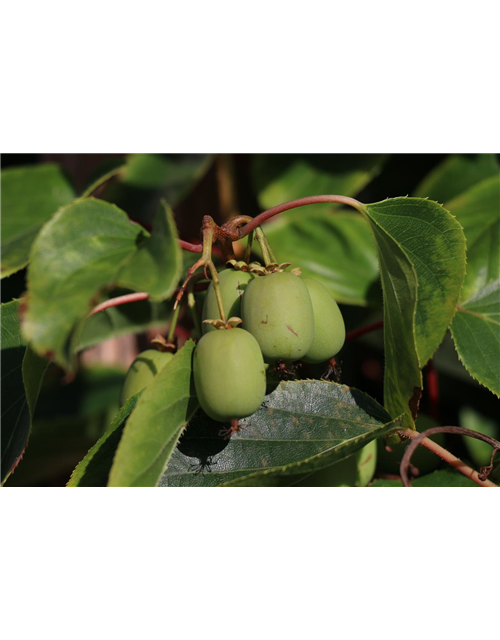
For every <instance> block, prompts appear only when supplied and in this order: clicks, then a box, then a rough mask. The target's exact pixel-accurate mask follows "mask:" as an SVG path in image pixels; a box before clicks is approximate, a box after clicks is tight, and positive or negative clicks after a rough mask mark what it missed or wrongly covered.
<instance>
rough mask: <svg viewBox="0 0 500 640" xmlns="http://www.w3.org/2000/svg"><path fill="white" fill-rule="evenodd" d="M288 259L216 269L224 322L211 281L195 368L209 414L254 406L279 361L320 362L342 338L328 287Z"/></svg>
mask: <svg viewBox="0 0 500 640" xmlns="http://www.w3.org/2000/svg"><path fill="white" fill-rule="evenodd" d="M288 266H289V265H288V264H283V265H277V264H272V265H269V266H268V267H262V266H260V265H259V264H258V263H251V264H250V265H246V264H245V263H243V262H240V263H237V262H234V261H233V266H232V267H230V268H227V269H224V270H223V271H221V272H220V273H219V281H220V282H219V291H220V296H221V300H222V306H223V311H224V315H225V317H226V318H229V320H228V321H227V322H226V323H224V322H223V321H222V320H220V319H217V318H219V307H218V303H217V297H216V292H215V288H214V285H213V283H212V284H211V285H210V287H209V288H208V291H207V295H206V298H205V302H204V306H203V314H202V318H203V332H204V335H203V336H202V338H201V340H200V341H199V342H198V345H197V347H196V350H195V353H194V363H193V372H194V382H195V388H196V393H197V396H198V400H199V403H200V405H201V407H202V409H203V410H204V411H205V413H206V414H207V415H209V416H210V417H211V418H212V419H214V420H217V421H219V422H231V421H235V420H239V419H241V418H245V417H247V416H249V415H252V414H253V413H255V411H257V409H258V408H259V407H260V405H261V404H262V401H263V400H264V396H265V394H266V388H267V387H268V382H269V378H270V377H272V373H273V371H275V370H276V366H277V363H280V364H282V365H283V364H285V363H286V364H288V363H292V362H294V361H296V360H303V361H304V362H308V363H319V362H324V361H326V360H328V359H330V358H332V357H333V356H334V355H336V354H337V353H338V352H339V350H340V349H341V348H342V346H343V344H344V340H345V326H344V321H343V318H342V315H341V313H340V310H339V308H338V306H337V303H336V302H335V300H334V299H333V297H332V296H331V294H330V292H329V291H328V290H327V289H326V288H325V287H324V286H323V285H322V284H321V283H319V282H317V281H316V280H311V279H309V278H302V277H301V276H300V275H298V273H297V271H296V270H294V271H292V272H289V271H286V268H287V267H288ZM240 322H242V325H241V326H242V328H239V327H238V326H237V325H238V324H240ZM219 363H220V366H219ZM215 369H216V371H217V373H216V374H215ZM266 373H267V374H268V376H267V379H266Z"/></svg>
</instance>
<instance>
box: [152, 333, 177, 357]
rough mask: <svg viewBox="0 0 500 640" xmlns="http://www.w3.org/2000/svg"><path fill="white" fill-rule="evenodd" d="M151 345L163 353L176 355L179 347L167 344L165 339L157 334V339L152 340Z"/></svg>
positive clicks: (170, 343)
mask: <svg viewBox="0 0 500 640" xmlns="http://www.w3.org/2000/svg"><path fill="white" fill-rule="evenodd" d="M151 344H152V345H154V346H155V347H156V349H158V351H161V352H163V353H175V351H176V349H177V347H176V346H175V344H174V343H173V342H167V341H166V340H165V338H164V337H163V336H162V335H160V334H159V333H157V334H156V335H155V337H154V338H153V339H152V340H151Z"/></svg>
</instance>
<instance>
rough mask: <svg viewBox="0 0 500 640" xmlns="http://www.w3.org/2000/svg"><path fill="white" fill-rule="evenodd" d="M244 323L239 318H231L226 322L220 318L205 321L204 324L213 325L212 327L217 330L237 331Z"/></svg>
mask: <svg viewBox="0 0 500 640" xmlns="http://www.w3.org/2000/svg"><path fill="white" fill-rule="evenodd" d="M242 323H243V320H242V319H241V318H237V317H236V316H233V317H232V318H229V320H227V321H226V322H224V320H221V319H220V318H217V319H216V320H203V324H211V325H212V327H215V328H216V329H235V328H236V327H237V326H238V325H239V324H242Z"/></svg>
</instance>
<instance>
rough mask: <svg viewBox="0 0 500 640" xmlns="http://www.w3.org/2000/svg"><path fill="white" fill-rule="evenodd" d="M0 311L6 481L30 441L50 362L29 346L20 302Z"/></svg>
mask: <svg viewBox="0 0 500 640" xmlns="http://www.w3.org/2000/svg"><path fill="white" fill-rule="evenodd" d="M1 313H2V319H1V335H2V463H1V480H2V483H3V482H4V481H5V479H6V478H7V477H8V475H9V474H10V473H11V472H12V471H13V469H14V468H15V467H16V465H17V464H18V462H19V460H20V459H21V457H22V455H23V452H24V450H25V448H26V445H27V443H28V438H29V435H30V432H31V423H32V420H33V414H34V412H35V406H36V402H37V399H38V394H39V392H40V386H41V383H42V379H43V374H44V373H45V369H46V367H47V361H46V360H44V359H43V358H40V357H39V356H37V355H36V354H35V353H33V351H32V350H31V349H30V348H29V347H28V348H26V342H25V341H24V340H23V338H22V336H21V333H20V327H19V302H18V301H17V300H14V301H12V302H8V303H6V304H3V305H2V306H1Z"/></svg>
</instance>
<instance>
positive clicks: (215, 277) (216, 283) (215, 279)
mask: <svg viewBox="0 0 500 640" xmlns="http://www.w3.org/2000/svg"><path fill="white" fill-rule="evenodd" d="M208 268H209V269H210V274H211V276H212V284H213V285H214V292H215V299H216V300H217V306H218V307H219V315H220V319H221V320H222V321H223V322H226V315H225V313H224V307H223V305H222V296H221V292H220V286H219V283H220V280H219V274H218V273H217V269H216V268H215V265H214V263H213V262H212V261H210V263H209V265H208Z"/></svg>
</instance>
